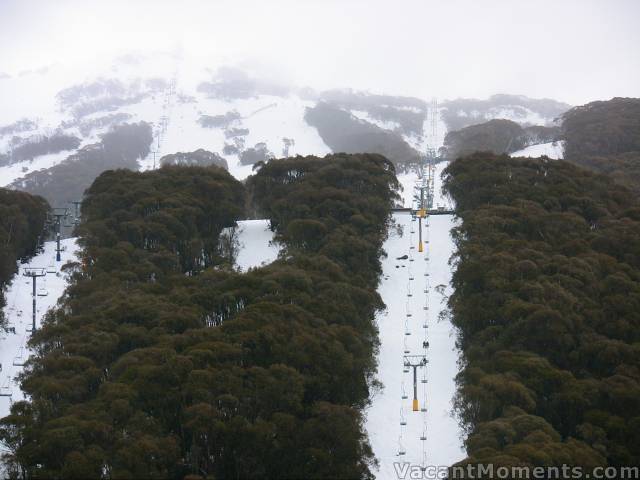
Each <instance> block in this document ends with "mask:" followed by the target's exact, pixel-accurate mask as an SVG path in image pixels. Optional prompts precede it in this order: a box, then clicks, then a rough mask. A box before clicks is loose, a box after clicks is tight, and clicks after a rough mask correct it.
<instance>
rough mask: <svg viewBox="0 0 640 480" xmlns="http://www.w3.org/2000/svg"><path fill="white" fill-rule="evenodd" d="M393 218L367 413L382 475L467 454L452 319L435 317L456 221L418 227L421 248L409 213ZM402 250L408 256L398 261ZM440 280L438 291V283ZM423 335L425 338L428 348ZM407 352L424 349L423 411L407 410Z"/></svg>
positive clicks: (442, 297) (387, 476)
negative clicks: (456, 401) (378, 385)
mask: <svg viewBox="0 0 640 480" xmlns="http://www.w3.org/2000/svg"><path fill="white" fill-rule="evenodd" d="M394 220H395V222H396V224H397V226H398V228H397V229H394V230H393V231H392V232H390V235H389V238H388V240H387V241H386V242H385V245H384V249H385V251H386V252H387V254H388V257H387V258H386V259H384V261H383V280H382V283H381V286H380V288H379V293H380V294H381V296H382V299H383V301H384V302H385V303H386V305H387V310H386V311H385V312H383V313H381V314H380V315H379V316H378V319H377V321H378V328H379V331H380V342H381V345H380V352H379V357H378V375H377V378H378V380H379V381H381V382H382V384H383V389H382V390H381V391H379V392H377V393H376V394H374V396H373V399H372V405H371V407H370V408H369V409H368V411H367V412H366V418H367V421H366V428H367V431H368V433H369V438H370V441H371V446H372V448H373V452H374V454H375V455H376V457H377V459H378V461H379V462H380V470H379V471H378V473H377V478H380V479H392V478H398V476H397V474H396V468H400V467H399V466H400V465H401V464H403V463H405V462H406V463H409V464H411V465H414V466H423V465H451V464H452V463H455V462H456V461H458V460H461V459H463V458H464V457H465V453H464V449H463V446H462V442H461V440H460V430H459V428H458V424H457V421H456V419H455V418H453V417H452V416H451V411H452V400H453V396H454V394H455V382H454V378H455V376H456V374H457V371H458V370H457V360H458V354H457V351H456V349H455V336H454V331H453V327H452V325H451V323H450V322H449V321H448V320H447V319H446V318H444V319H442V320H440V319H439V316H440V312H441V311H442V310H443V309H445V308H446V305H445V302H446V297H447V296H448V295H449V294H450V293H451V291H450V287H449V282H450V279H451V267H450V265H449V263H448V261H449V257H450V255H451V252H452V250H453V244H452V240H451V237H450V234H449V232H450V230H451V227H452V226H453V219H452V217H451V216H445V215H443V216H433V217H431V218H430V219H429V220H428V223H429V227H424V230H423V235H424V237H423V238H424V239H425V240H427V239H428V243H426V244H425V246H426V248H425V251H424V252H422V253H420V252H418V248H417V244H418V222H417V221H412V219H411V215H410V214H408V213H399V214H396V215H394ZM404 255H407V256H408V258H407V259H406V260H398V258H400V257H403V256H404ZM438 286H443V287H442V288H443V289H441V288H438V289H436V287H438ZM409 295H411V296H409ZM425 325H426V328H425ZM407 333H408V335H407ZM425 341H426V342H429V347H428V348H426V349H425V348H424V345H423V342H425ZM407 351H408V352H409V353H408V355H426V358H427V360H428V362H429V363H428V364H427V365H426V369H424V368H420V369H419V370H418V375H417V378H418V383H417V388H418V395H417V397H418V401H419V408H420V409H423V408H425V407H426V412H423V411H417V412H414V411H413V410H412V407H413V405H412V403H413V378H412V377H413V371H412V369H410V370H409V372H406V371H404V370H403V359H404V356H405V355H406V354H405V352H407ZM423 379H426V380H427V382H426V383H423ZM405 396H406V398H404V397H405ZM402 422H406V425H402ZM421 438H425V440H422V439H421ZM402 452H405V453H404V454H402Z"/></svg>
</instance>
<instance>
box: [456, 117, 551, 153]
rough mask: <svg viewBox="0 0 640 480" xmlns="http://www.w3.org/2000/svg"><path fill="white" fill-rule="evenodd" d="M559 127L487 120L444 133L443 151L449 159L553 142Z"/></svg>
mask: <svg viewBox="0 0 640 480" xmlns="http://www.w3.org/2000/svg"><path fill="white" fill-rule="evenodd" d="M559 138H560V128H559V127H543V126H540V125H535V126H531V127H525V128H523V127H521V126H520V125H518V124H517V123H515V122H512V121H511V120H489V121H488V122H485V123H480V124H477V125H472V126H470V127H466V128H463V129H462V130H458V131H452V132H449V133H447V135H446V137H445V140H444V154H445V155H446V157H447V158H449V159H450V160H455V159H456V158H458V157H461V156H465V155H470V154H471V153H474V152H493V153H512V152H516V151H518V150H521V149H523V148H524V147H528V146H529V145H535V144H538V143H548V142H555V141H557V140H559Z"/></svg>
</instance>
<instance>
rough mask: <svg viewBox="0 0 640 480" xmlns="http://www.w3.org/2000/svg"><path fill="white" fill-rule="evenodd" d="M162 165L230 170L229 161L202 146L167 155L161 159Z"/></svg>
mask: <svg viewBox="0 0 640 480" xmlns="http://www.w3.org/2000/svg"><path fill="white" fill-rule="evenodd" d="M160 165H162V166H163V167H164V166H175V167H180V166H182V167H211V166H215V167H220V168H224V169H225V170H228V169H229V167H228V165H227V161H226V160H225V159H224V158H222V157H221V156H220V155H218V154H217V153H215V152H208V151H206V150H204V149H202V148H200V149H198V150H196V151H195V152H186V153H183V152H178V153H173V154H171V155H165V156H164V157H162V158H161V159H160Z"/></svg>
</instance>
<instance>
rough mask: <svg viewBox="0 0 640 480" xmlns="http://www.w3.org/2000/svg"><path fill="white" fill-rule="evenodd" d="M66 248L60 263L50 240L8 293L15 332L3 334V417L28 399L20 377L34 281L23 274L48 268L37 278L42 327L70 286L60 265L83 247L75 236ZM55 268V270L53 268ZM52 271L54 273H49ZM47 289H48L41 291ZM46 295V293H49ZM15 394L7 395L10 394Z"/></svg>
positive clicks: (9, 322) (7, 314) (8, 310)
mask: <svg viewBox="0 0 640 480" xmlns="http://www.w3.org/2000/svg"><path fill="white" fill-rule="evenodd" d="M61 244H62V246H63V248H64V249H65V250H64V251H63V252H62V253H61V261H60V262H56V260H55V257H56V254H55V251H56V242H46V243H45V244H44V251H43V252H42V253H40V254H38V255H36V256H35V257H33V258H32V259H31V260H30V261H29V262H28V263H25V264H24V265H19V267H20V270H19V272H18V273H17V274H16V275H15V276H14V277H13V282H12V283H11V285H10V286H9V288H8V289H7V291H6V293H5V298H6V300H7V306H6V307H5V309H4V313H5V317H6V319H7V326H8V327H9V328H15V333H12V332H2V333H1V335H0V364H1V365H2V371H1V372H0V393H2V394H3V396H1V397H0V418H2V417H5V416H6V415H8V414H9V410H10V408H11V404H12V403H13V402H17V401H20V400H23V399H24V394H23V392H22V390H21V389H20V385H19V384H18V382H17V381H16V376H17V375H18V374H19V373H20V372H21V371H22V368H23V366H22V364H24V362H26V361H27V359H28V358H29V355H30V352H29V349H28V348H27V342H28V341H29V337H30V335H31V332H30V331H28V330H27V329H29V330H30V329H31V324H32V317H31V315H32V303H31V302H32V288H33V287H32V280H31V278H28V277H24V276H23V275H22V273H23V271H24V269H25V268H29V267H31V268H45V269H47V270H48V272H47V275H46V276H45V277H42V278H38V280H37V284H36V285H37V290H38V293H39V295H38V296H37V298H36V305H37V310H36V328H40V326H41V322H42V319H43V317H44V315H45V314H46V313H47V312H48V311H49V310H50V309H51V308H52V307H54V306H55V305H56V304H57V303H58V299H59V298H60V297H61V296H62V294H63V293H64V290H65V288H66V287H67V279H66V275H65V274H64V273H62V272H61V271H60V268H61V267H62V266H63V265H64V264H66V263H67V262H69V261H76V260H77V259H78V253H79V251H80V247H79V246H78V244H77V242H76V239H75V238H67V239H65V240H62V241H61ZM54 269H55V273H54V272H53V270H54ZM49 271H51V273H49ZM41 288H44V290H41ZM45 291H46V295H42V294H43V293H45ZM9 393H10V394H11V396H6V395H7V394H9Z"/></svg>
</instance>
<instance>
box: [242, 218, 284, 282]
mask: <svg viewBox="0 0 640 480" xmlns="http://www.w3.org/2000/svg"><path fill="white" fill-rule="evenodd" d="M238 244H239V247H240V251H239V253H238V258H236V267H237V268H238V269H239V270H240V271H241V272H246V271H247V270H249V269H250V268H256V267H260V266H263V265H267V264H269V263H271V262H273V261H274V260H275V259H276V258H278V253H280V247H279V246H278V244H276V243H274V241H273V232H272V231H271V230H269V220H243V221H241V222H238Z"/></svg>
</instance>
